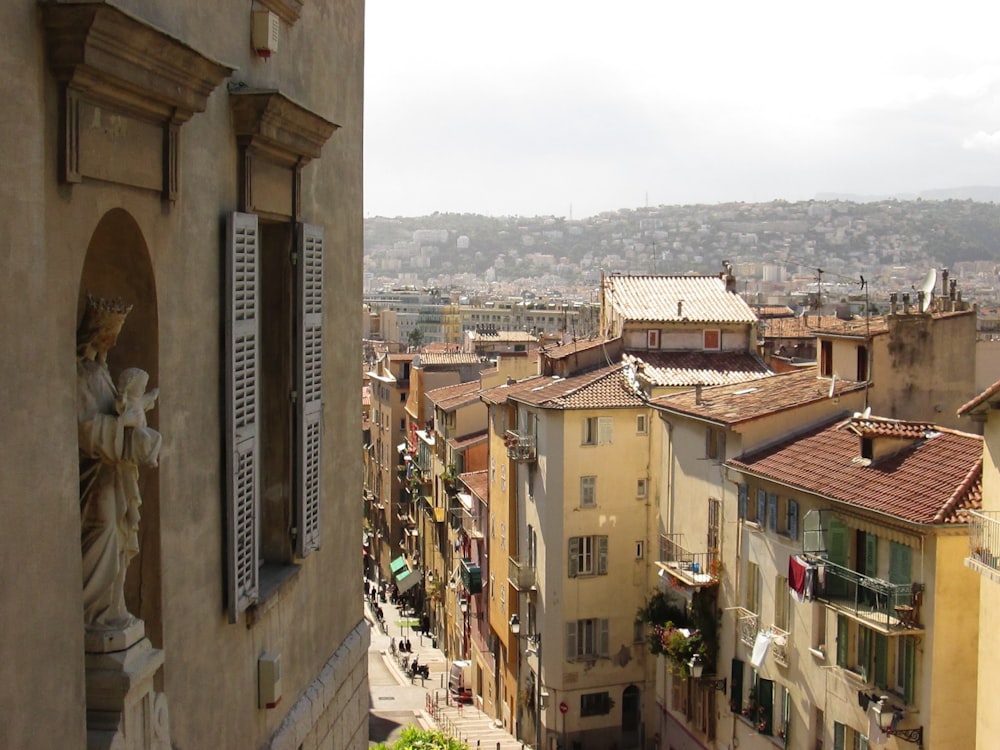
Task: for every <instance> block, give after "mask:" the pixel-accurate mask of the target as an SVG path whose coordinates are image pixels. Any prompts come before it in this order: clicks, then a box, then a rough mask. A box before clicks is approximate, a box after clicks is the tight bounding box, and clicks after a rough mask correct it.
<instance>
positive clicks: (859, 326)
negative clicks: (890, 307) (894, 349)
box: [812, 315, 889, 336]
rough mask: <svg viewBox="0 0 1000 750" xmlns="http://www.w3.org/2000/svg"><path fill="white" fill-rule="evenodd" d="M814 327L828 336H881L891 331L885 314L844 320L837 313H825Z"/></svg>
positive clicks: (815, 330) (817, 331)
mask: <svg viewBox="0 0 1000 750" xmlns="http://www.w3.org/2000/svg"><path fill="white" fill-rule="evenodd" d="M812 329H813V332H814V333H818V334H825V335H828V336H879V335H881V334H883V333H888V332H889V324H888V323H887V322H886V319H885V316H884V315H873V316H872V317H870V318H851V319H850V320H842V319H841V318H838V317H837V316H836V315H824V316H823V317H822V319H821V320H820V321H819V322H818V323H817V324H816V325H813V326H812Z"/></svg>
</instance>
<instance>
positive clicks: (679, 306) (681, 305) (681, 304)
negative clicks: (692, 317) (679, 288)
mask: <svg viewBox="0 0 1000 750" xmlns="http://www.w3.org/2000/svg"><path fill="white" fill-rule="evenodd" d="M677 317H678V318H683V317H684V300H682V299H679V300H677Z"/></svg>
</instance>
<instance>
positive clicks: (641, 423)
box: [635, 414, 649, 435]
mask: <svg viewBox="0 0 1000 750" xmlns="http://www.w3.org/2000/svg"><path fill="white" fill-rule="evenodd" d="M648 432H649V423H648V420H647V419H646V415H645V414H637V415H636V417H635V433H636V434H637V435H645V434H646V433H648Z"/></svg>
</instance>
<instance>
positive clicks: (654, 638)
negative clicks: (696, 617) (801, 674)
mask: <svg viewBox="0 0 1000 750" xmlns="http://www.w3.org/2000/svg"><path fill="white" fill-rule="evenodd" d="M650 651H652V652H653V653H654V654H663V655H664V656H665V657H666V658H667V661H668V662H669V667H670V671H671V672H672V673H673V674H675V675H677V676H678V677H687V676H688V675H689V674H690V669H691V668H690V662H691V658H692V657H693V656H694V655H695V654H698V655H701V656H703V655H704V654H705V651H706V649H705V644H704V643H703V642H702V639H701V633H699V632H698V631H697V630H688V629H687V628H678V627H674V624H673V623H672V622H669V621H668V622H665V623H664V624H663V625H654V626H653V632H652V633H651V634H650Z"/></svg>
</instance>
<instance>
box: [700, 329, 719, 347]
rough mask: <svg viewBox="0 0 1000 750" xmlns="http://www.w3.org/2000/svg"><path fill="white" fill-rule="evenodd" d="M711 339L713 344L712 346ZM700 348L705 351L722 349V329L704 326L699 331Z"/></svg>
mask: <svg viewBox="0 0 1000 750" xmlns="http://www.w3.org/2000/svg"><path fill="white" fill-rule="evenodd" d="M712 339H714V340H715V342H714V343H715V345H714V346H712ZM701 348H702V349H704V350H705V351H707V352H717V351H721V350H722V329H721V328H706V329H704V330H703V331H702V332H701Z"/></svg>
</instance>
